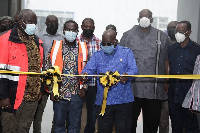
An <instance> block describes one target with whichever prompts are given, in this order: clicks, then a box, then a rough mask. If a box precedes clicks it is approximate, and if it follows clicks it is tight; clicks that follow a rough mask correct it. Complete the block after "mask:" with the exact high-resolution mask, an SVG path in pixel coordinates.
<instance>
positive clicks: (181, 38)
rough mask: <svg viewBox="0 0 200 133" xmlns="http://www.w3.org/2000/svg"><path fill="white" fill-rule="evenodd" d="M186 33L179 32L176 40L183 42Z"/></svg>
mask: <svg viewBox="0 0 200 133" xmlns="http://www.w3.org/2000/svg"><path fill="white" fill-rule="evenodd" d="M185 33H187V32H185ZM185 33H184V34H183V33H180V32H177V33H176V34H175V38H176V41H177V42H178V43H181V42H183V41H184V40H185V38H186V37H185Z"/></svg>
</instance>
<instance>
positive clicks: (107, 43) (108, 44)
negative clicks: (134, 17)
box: [101, 42, 116, 46]
mask: <svg viewBox="0 0 200 133" xmlns="http://www.w3.org/2000/svg"><path fill="white" fill-rule="evenodd" d="M115 44H116V43H111V42H101V45H102V46H111V45H115Z"/></svg>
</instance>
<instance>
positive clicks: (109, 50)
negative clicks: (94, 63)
mask: <svg viewBox="0 0 200 133" xmlns="http://www.w3.org/2000/svg"><path fill="white" fill-rule="evenodd" d="M101 49H102V50H103V51H104V53H106V54H112V52H113V51H114V49H115V47H114V45H111V46H102V45H101Z"/></svg>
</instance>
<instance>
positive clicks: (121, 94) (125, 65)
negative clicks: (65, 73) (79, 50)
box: [83, 45, 138, 105]
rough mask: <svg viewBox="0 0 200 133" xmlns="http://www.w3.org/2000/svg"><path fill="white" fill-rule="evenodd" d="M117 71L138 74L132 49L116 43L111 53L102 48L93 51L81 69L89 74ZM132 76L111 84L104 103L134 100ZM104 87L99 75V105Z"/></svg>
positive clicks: (97, 102) (97, 100)
mask: <svg viewBox="0 0 200 133" xmlns="http://www.w3.org/2000/svg"><path fill="white" fill-rule="evenodd" d="M108 70H109V71H112V72H115V71H118V72H119V73H120V74H123V73H125V72H126V73H127V74H128V75H136V74H138V69H137V66H136V62H135V58H134V55H133V53H132V51H131V50H130V49H129V48H126V47H122V46H119V45H117V47H116V48H115V50H114V52H113V53H112V54H105V53H104V52H103V50H99V51H98V52H96V53H94V54H93V56H92V57H91V59H90V60H89V61H88V63H87V65H86V66H85V68H84V69H83V72H87V73H88V74H89V75H92V74H95V73H97V74H100V73H106V72H107V71H108ZM132 80H133V78H129V80H128V82H126V83H121V82H118V83H117V84H116V85H114V86H112V87H111V88H110V89H109V91H108V96H107V103H106V105H115V104H123V103H129V102H133V101H134V97H133V93H132V87H131V81H132ZM103 92H104V87H103V86H102V84H100V83H99V77H97V95H96V102H95V103H96V104H97V105H101V104H102V101H103Z"/></svg>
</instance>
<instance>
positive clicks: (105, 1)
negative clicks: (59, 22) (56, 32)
mask: <svg viewBox="0 0 200 133" xmlns="http://www.w3.org/2000/svg"><path fill="white" fill-rule="evenodd" d="M177 1H178V0H24V8H29V9H33V10H48V11H65V12H74V20H75V21H76V22H77V23H78V24H79V31H80V32H79V33H81V32H82V30H81V29H80V25H81V22H82V20H83V19H84V18H86V17H91V18H93V19H94V21H95V26H96V30H95V35H96V36H97V37H99V38H101V35H102V33H103V31H104V30H105V27H106V26H107V25H108V24H114V25H115V26H116V27H117V31H118V39H120V38H121V36H122V35H123V33H124V32H125V31H127V30H129V29H131V28H132V27H133V26H134V25H135V24H138V23H137V18H138V16H139V11H141V10H142V9H144V8H148V9H150V10H151V11H152V12H153V16H163V17H169V21H171V20H176V17H177V15H176V13H177Z"/></svg>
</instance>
